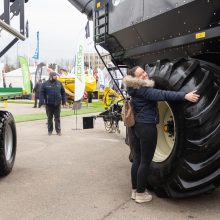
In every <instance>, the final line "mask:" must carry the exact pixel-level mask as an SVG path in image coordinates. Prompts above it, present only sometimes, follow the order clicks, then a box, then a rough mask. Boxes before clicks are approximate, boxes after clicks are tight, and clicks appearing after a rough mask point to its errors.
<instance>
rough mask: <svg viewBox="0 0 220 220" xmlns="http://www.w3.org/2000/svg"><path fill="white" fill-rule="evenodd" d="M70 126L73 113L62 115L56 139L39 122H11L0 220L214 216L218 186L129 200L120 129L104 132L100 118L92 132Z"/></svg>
mask: <svg viewBox="0 0 220 220" xmlns="http://www.w3.org/2000/svg"><path fill="white" fill-rule="evenodd" d="M74 124H75V123H74V117H66V118H63V119H62V125H63V136H62V137H58V136H56V135H53V136H51V137H48V136H47V135H46V125H45V121H36V122H28V123H19V124H17V130H18V151H17V158H16V164H15V167H14V170H13V172H12V173H11V174H10V175H9V176H8V177H6V178H3V179H0V198H1V199H0V219H1V220H8V219H9V220H17V219H19V220H20V219H21V220H23V219H25V220H26V219H27V220H38V219H49V220H65V219H68V220H69V219H70V220H78V219H79V220H84V219H85V220H133V219H137V220H148V219H151V220H157V219H158V220H159V219H162V220H172V219H175V220H179V219H180V220H182V219H199V220H207V219H210V220H217V219H220V190H216V191H215V193H213V194H211V195H206V196H201V197H199V198H194V199H185V200H171V199H160V198H157V197H156V196H154V200H153V201H152V202H151V203H149V204H143V205H138V204H136V203H134V202H133V201H131V200H130V181H129V179H130V177H129V170H130V164H129V162H128V160H127V157H128V148H127V147H126V145H125V144H124V140H123V135H124V131H122V134H120V135H118V134H108V133H106V132H105V131H104V128H103V124H102V121H101V119H99V120H98V121H97V122H96V128H95V129H94V130H87V131H85V130H81V131H73V130H72V128H73V127H74Z"/></svg>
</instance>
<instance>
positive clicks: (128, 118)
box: [121, 99, 135, 128]
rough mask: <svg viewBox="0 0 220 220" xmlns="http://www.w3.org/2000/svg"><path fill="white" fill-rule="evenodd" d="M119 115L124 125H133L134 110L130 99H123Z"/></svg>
mask: <svg viewBox="0 0 220 220" xmlns="http://www.w3.org/2000/svg"><path fill="white" fill-rule="evenodd" d="M121 116H122V120H123V122H124V125H125V126H126V127H128V128H130V127H133V126H134V125H135V116H134V110H133V105H132V102H131V100H130V99H125V103H124V105H123V107H122V112H121Z"/></svg>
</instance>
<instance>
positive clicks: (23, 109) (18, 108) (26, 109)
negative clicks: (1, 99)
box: [0, 103, 69, 115]
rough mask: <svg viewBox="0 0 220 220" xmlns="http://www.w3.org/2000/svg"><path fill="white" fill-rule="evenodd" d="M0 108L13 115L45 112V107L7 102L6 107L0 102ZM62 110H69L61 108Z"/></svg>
mask: <svg viewBox="0 0 220 220" xmlns="http://www.w3.org/2000/svg"><path fill="white" fill-rule="evenodd" d="M0 104H1V105H0V110H7V111H9V112H11V113H12V114H13V115H25V114H38V113H45V108H43V107H41V108H33V105H31V104H14V103H8V108H7V109H5V108H3V104H2V103H0ZM63 110H69V108H68V109H63Z"/></svg>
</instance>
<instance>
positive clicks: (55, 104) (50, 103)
mask: <svg viewBox="0 0 220 220" xmlns="http://www.w3.org/2000/svg"><path fill="white" fill-rule="evenodd" d="M61 104H62V105H66V94H65V90H64V88H63V85H62V83H61V82H59V81H58V80H57V73H56V72H51V73H50V76H49V80H48V81H46V82H45V83H43V84H42V86H41V90H40V106H42V105H46V112H47V119H48V135H52V133H53V117H54V121H55V130H56V133H57V135H59V136H61V126H60V112H61Z"/></svg>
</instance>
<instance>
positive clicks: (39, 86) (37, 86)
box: [33, 80, 42, 108]
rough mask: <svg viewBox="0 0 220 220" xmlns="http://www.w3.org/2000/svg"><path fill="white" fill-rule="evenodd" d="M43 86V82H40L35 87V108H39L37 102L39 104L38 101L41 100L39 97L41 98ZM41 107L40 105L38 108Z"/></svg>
mask: <svg viewBox="0 0 220 220" xmlns="http://www.w3.org/2000/svg"><path fill="white" fill-rule="evenodd" d="M41 85H42V81H41V80H39V81H38V82H37V83H36V85H35V86H34V89H33V93H34V94H35V96H34V107H33V108H37V102H38V99H39V96H40V88H41ZM39 107H40V103H39V104H38V108H39Z"/></svg>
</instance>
